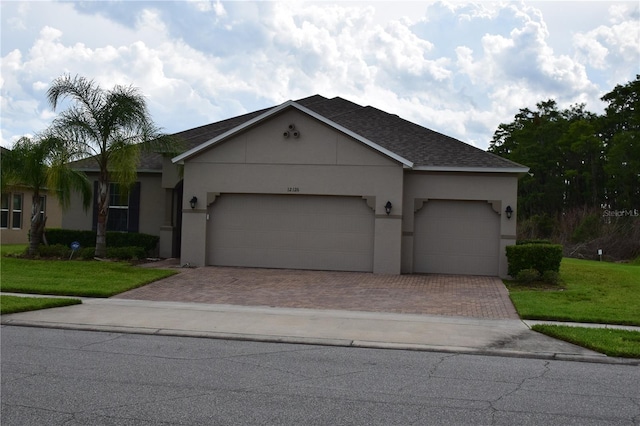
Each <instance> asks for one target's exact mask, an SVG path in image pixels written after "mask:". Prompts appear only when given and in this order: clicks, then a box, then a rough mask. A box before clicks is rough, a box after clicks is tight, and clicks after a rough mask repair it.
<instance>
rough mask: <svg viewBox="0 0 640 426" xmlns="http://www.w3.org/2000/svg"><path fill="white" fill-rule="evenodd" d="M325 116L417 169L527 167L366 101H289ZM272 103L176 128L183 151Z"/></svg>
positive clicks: (156, 157)
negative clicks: (233, 115) (237, 113)
mask: <svg viewBox="0 0 640 426" xmlns="http://www.w3.org/2000/svg"><path fill="white" fill-rule="evenodd" d="M293 103H294V104H297V105H300V106H302V107H304V108H306V109H308V110H310V111H313V112H314V113H315V114H318V115H320V116H322V117H323V118H324V119H326V120H329V121H330V122H333V123H335V124H337V125H339V126H341V127H343V128H345V129H347V130H349V131H351V132H352V133H355V134H357V135H359V136H361V137H362V138H364V139H367V140H369V141H371V142H372V143H374V144H376V145H378V146H380V147H382V148H383V149H384V150H387V151H390V152H392V153H394V154H396V155H397V156H399V157H402V158H404V159H406V160H408V162H411V163H413V168H414V169H417V170H420V169H423V170H439V169H442V170H456V169H463V170H464V169H468V170H475V171H483V170H485V171H508V172H526V171H527V170H528V169H527V168H526V167H525V166H522V165H520V164H517V163H514V162H512V161H509V160H507V159H504V158H502V157H499V156H497V155H494V154H491V153H489V152H486V151H483V150H481V149H479V148H476V147H474V146H471V145H469V144H466V143H464V142H462V141H460V140H457V139H454V138H452V137H449V136H446V135H443V134H441V133H438V132H435V131H433V130H430V129H427V128H426V127H422V126H420V125H418V124H415V123H412V122H410V121H407V120H404V119H402V118H400V117H398V116H397V115H394V114H389V113H387V112H384V111H381V110H379V109H376V108H373V107H371V106H365V107H363V106H361V105H358V104H355V103H353V102H350V101H348V100H346V99H342V98H340V97H335V98H332V99H327V98H325V97H323V96H320V95H314V96H310V97H307V98H303V99H299V100H297V101H294V102H293ZM270 110H272V108H266V109H262V110H258V111H254V112H251V113H248V114H244V115H240V116H237V117H233V118H229V119H227V120H222V121H218V122H215V123H211V124H207V125H205V126H200V127H196V128H193V129H189V130H185V131H182V132H179V133H176V134H175V136H177V137H179V138H180V139H181V140H182V145H183V148H184V151H189V150H192V149H194V148H196V147H198V146H200V145H202V144H205V143H207V142H208V141H211V140H212V139H214V138H216V137H219V136H221V135H223V134H224V133H226V132H229V131H232V130H233V129H234V128H236V127H238V126H242V125H243V124H246V123H248V122H249V121H250V120H254V119H256V118H257V117H259V116H261V115H263V114H266V113H268V112H269V111H270ZM140 169H141V170H160V169H162V156H161V155H160V154H143V156H142V158H141V164H140Z"/></svg>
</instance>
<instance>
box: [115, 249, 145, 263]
mask: <svg viewBox="0 0 640 426" xmlns="http://www.w3.org/2000/svg"><path fill="white" fill-rule="evenodd" d="M145 254H146V252H145V250H144V249H143V248H142V247H111V248H107V257H108V258H110V259H120V260H137V259H142V258H144V257H145Z"/></svg>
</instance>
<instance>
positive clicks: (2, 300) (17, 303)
mask: <svg viewBox="0 0 640 426" xmlns="http://www.w3.org/2000/svg"><path fill="white" fill-rule="evenodd" d="M78 303H82V301H81V300H80V299H65V298H50V297H19V296H0V314H3V315H4V314H15V313H16V312H25V311H35V310H38V309H48V308H57V307H60V306H69V305H77V304H78Z"/></svg>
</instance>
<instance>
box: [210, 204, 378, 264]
mask: <svg viewBox="0 0 640 426" xmlns="http://www.w3.org/2000/svg"><path fill="white" fill-rule="evenodd" d="M373 221H374V216H373V211H372V210H371V209H370V208H369V207H368V206H367V205H366V202H365V201H364V200H363V199H362V198H356V197H328V196H305V195H294V196H284V195H257V194H254V195H247V194H224V195H222V196H221V197H219V198H218V199H216V202H215V203H214V204H213V205H212V207H211V210H210V222H209V231H208V232H209V234H208V237H207V238H208V240H209V248H208V254H207V259H208V264H211V265H220V266H253V267H265V268H294V269H329V270H347V271H371V270H372V269H373V228H374V223H373Z"/></svg>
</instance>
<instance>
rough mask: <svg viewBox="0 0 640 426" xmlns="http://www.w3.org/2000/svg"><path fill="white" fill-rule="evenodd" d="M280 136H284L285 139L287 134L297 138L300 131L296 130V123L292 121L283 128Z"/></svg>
mask: <svg viewBox="0 0 640 426" xmlns="http://www.w3.org/2000/svg"><path fill="white" fill-rule="evenodd" d="M282 136H284V138H285V139H287V138H288V137H289V136H293V137H294V138H296V139H297V138H299V137H300V131H299V130H296V125H295V124H293V123H292V124H289V128H288V129H287V130H285V132H284V133H283V134H282Z"/></svg>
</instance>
